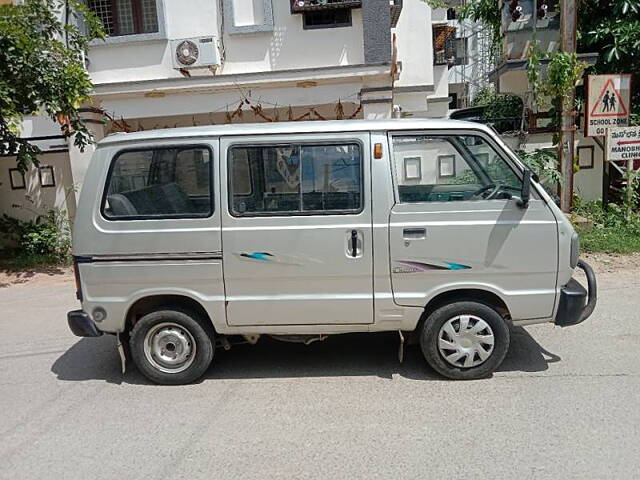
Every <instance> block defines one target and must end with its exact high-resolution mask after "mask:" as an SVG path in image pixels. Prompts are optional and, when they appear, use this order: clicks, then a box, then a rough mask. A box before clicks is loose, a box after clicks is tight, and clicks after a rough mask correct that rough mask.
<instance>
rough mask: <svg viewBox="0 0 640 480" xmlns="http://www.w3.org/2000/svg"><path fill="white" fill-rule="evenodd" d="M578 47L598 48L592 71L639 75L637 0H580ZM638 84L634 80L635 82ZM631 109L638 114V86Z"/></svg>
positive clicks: (639, 8)
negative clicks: (597, 55)
mask: <svg viewBox="0 0 640 480" xmlns="http://www.w3.org/2000/svg"><path fill="white" fill-rule="evenodd" d="M578 51H579V52H598V53H599V54H600V55H599V57H598V61H597V63H596V64H595V66H594V67H593V71H594V73H631V74H633V76H634V82H637V81H638V79H639V78H638V75H640V0H597V1H586V0H585V1H582V2H581V3H580V6H579V8H578ZM636 85H637V83H636ZM631 103H632V112H633V113H634V114H635V115H636V116H638V115H640V89H638V88H636V89H635V92H634V94H633V101H632V102H631Z"/></svg>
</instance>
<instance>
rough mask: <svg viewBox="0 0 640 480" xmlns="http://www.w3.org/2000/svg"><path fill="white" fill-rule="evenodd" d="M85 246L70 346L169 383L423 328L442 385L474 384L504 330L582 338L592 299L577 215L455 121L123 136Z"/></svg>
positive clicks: (104, 177) (106, 154)
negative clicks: (561, 331) (241, 355)
mask: <svg viewBox="0 0 640 480" xmlns="http://www.w3.org/2000/svg"><path fill="white" fill-rule="evenodd" d="M73 243H74V245H73V252H74V260H75V271H76V279H77V286H78V298H79V299H80V301H81V303H82V309H81V310H77V311H73V312H70V313H69V314H68V322H69V326H70V328H71V330H72V332H73V333H74V334H76V335H78V336H88V337H95V336H99V335H102V334H103V333H109V334H114V335H116V336H117V337H118V345H119V346H120V347H121V348H120V349H119V350H120V352H121V355H122V356H123V365H124V361H125V360H126V359H127V358H129V357H130V358H131V359H132V360H133V362H134V363H135V364H136V366H137V367H138V369H139V370H140V371H141V372H142V373H143V374H144V375H146V376H147V377H148V378H149V379H151V380H152V381H154V382H157V383H163V384H183V383H188V382H192V381H194V380H196V379H198V378H199V377H201V376H202V375H203V374H204V373H205V371H206V370H207V369H208V368H209V367H210V364H211V363H212V360H213V359H214V356H215V350H216V348H220V347H224V348H229V346H230V345H232V344H233V343H234V341H236V339H238V338H239V339H243V341H248V342H250V343H255V342H257V341H258V339H259V337H260V336H261V335H270V336H272V337H275V338H278V339H284V340H288V341H292V340H293V341H300V342H305V343H310V342H312V341H314V340H321V339H324V338H326V336H328V335H333V334H340V333H348V332H381V331H398V332H400V338H403V336H404V335H403V333H404V334H405V335H406V334H407V333H409V332H415V333H416V334H417V336H418V337H419V342H420V346H421V349H422V352H423V354H424V357H425V359H426V361H427V363H428V364H429V365H430V366H431V367H432V368H433V369H434V370H436V371H437V372H438V373H440V374H442V375H444V376H445V377H448V378H451V379H475V378H481V377H486V376H488V375H489V374H490V373H491V372H493V371H494V370H495V369H496V368H497V367H498V366H499V365H500V363H501V362H502V361H503V359H504V357H505V355H506V353H507V350H508V349H509V338H510V333H509V332H510V327H512V326H518V325H529V324H535V323H545V322H549V323H554V324H556V325H560V326H569V325H575V324H578V323H580V322H583V321H584V320H585V319H586V318H588V317H589V315H590V314H591V312H592V311H593V309H594V307H595V303H596V280H595V276H594V274H593V271H592V269H591V268H590V267H589V265H587V264H586V263H585V262H583V261H581V260H579V259H578V253H579V241H578V236H577V234H576V233H575V231H574V229H573V228H572V226H571V224H570V223H569V221H568V220H567V218H566V217H565V215H564V214H563V213H562V212H561V211H560V210H559V209H558V207H557V206H556V205H555V204H554V203H553V201H552V200H551V199H550V198H549V196H548V195H547V194H546V193H545V191H544V190H543V189H542V188H541V187H540V185H539V184H538V182H537V181H536V179H535V178H534V176H533V175H532V174H531V172H530V171H529V170H528V169H527V168H526V167H525V166H524V165H523V164H522V163H521V162H520V161H519V160H518V158H517V157H516V156H515V155H514V153H513V152H512V151H511V150H510V149H509V148H508V147H507V146H506V145H505V144H504V143H503V142H502V141H501V140H500V138H499V137H498V136H497V135H496V134H495V133H494V132H493V131H492V130H491V129H489V128H487V127H485V126H483V125H480V124H476V123H466V122H459V121H453V120H390V121H366V120H358V121H326V122H325V121H323V122H288V123H268V124H267V123H265V124H238V125H220V126H218V125H212V126H205V127H193V128H176V129H169V130H156V131H147V132H137V133H127V134H115V135H111V136H109V137H107V138H105V139H104V140H102V141H101V142H100V143H99V144H98V147H97V149H96V151H95V154H94V156H93V159H92V161H91V164H90V166H89V169H88V171H87V174H86V178H85V181H84V187H83V189H82V193H81V196H80V200H79V205H78V209H77V214H76V219H75V224H74V234H73ZM576 267H578V268H580V269H582V270H584V272H585V273H586V278H587V284H588V285H587V288H586V289H585V288H584V287H583V286H582V285H581V284H580V283H579V282H577V281H576V280H575V279H573V278H572V274H573V272H574V269H575V268H576ZM122 347H126V348H122ZM125 352H127V353H125Z"/></svg>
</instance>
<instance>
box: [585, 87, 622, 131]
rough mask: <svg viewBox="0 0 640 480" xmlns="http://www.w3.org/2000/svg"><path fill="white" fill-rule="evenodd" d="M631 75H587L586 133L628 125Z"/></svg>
mask: <svg viewBox="0 0 640 480" xmlns="http://www.w3.org/2000/svg"><path fill="white" fill-rule="evenodd" d="M630 102H631V75H627V74H612V75H589V79H588V83H587V104H586V106H585V113H586V115H585V133H584V134H585V136H586V137H602V136H604V135H605V134H606V130H607V128H613V127H626V126H627V125H629V111H630V107H631V104H630Z"/></svg>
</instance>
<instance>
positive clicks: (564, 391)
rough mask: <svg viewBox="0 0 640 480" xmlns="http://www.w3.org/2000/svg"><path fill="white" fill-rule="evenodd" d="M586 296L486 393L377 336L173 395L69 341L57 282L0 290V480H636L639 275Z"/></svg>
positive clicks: (214, 377) (277, 347)
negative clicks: (590, 310)
mask: <svg viewBox="0 0 640 480" xmlns="http://www.w3.org/2000/svg"><path fill="white" fill-rule="evenodd" d="M599 280H600V302H599V305H598V308H597V310H596V313H595V314H594V316H593V317H592V318H591V319H590V320H589V321H588V322H587V323H585V324H582V325H579V326H576V327H572V328H567V329H560V328H557V327H554V326H552V325H542V326H533V327H528V328H527V329H526V330H525V329H522V328H519V329H515V330H514V332H513V343H512V348H511V350H510V352H509V355H508V357H507V359H506V360H505V362H504V364H503V365H502V367H501V368H500V371H499V372H498V373H496V374H495V375H494V376H493V378H490V379H486V380H480V381H472V382H451V381H443V380H442V379H440V378H439V377H437V376H436V375H435V374H434V373H433V372H432V371H431V370H430V369H429V368H428V367H427V366H426V365H425V364H424V362H423V360H422V358H421V356H420V353H419V351H418V349H417V348H410V349H408V350H407V353H406V357H405V361H404V363H403V364H399V363H398V360H397V357H396V355H397V338H396V335H394V334H382V335H380V334H378V335H344V336H336V337H332V338H329V339H328V340H327V341H325V342H322V343H315V344H313V345H312V346H310V347H305V346H301V345H295V344H286V343H277V342H274V341H266V342H264V343H262V342H261V343H259V344H258V345H257V346H254V347H251V346H238V347H234V348H233V349H232V350H231V351H229V352H216V355H217V357H216V359H215V360H214V363H215V365H214V366H213V367H212V368H211V370H210V372H209V374H208V375H207V376H206V378H205V379H204V380H202V382H200V383H198V384H196V385H190V386H185V387H160V386H155V385H151V384H149V383H148V382H146V381H145V380H144V379H143V378H142V377H141V376H140V375H139V374H138V373H137V372H136V371H135V370H134V371H130V372H128V373H127V374H126V375H125V376H124V377H122V375H121V374H120V370H119V368H120V366H119V357H118V355H117V352H116V350H115V343H114V339H113V338H112V337H107V336H105V337H101V338H98V339H78V338H76V337H74V336H72V334H71V333H70V332H69V331H68V330H67V326H66V312H67V310H69V309H73V308H77V307H76V305H77V303H76V301H75V299H74V292H73V291H74V287H73V285H72V283H71V282H69V281H68V280H64V281H62V280H56V279H55V278H54V279H52V280H49V281H46V282H32V283H30V284H25V285H17V286H6V285H5V286H4V287H3V288H0V407H1V408H0V478H2V479H5V478H6V479H50V478H54V479H55V478H65V479H102V478H114V479H116V478H117V479H138V478H140V479H142V478H145V479H146V478H207V479H219V478H225V479H226V478H239V479H240V478H242V479H246V478H261V479H264V478H288V479H289V478H331V479H339V478H367V479H371V478H394V479H395V478H421V479H424V478H438V479H447V478H473V479H482V478H494V479H495V478H518V479H520V480H528V479H539V478H549V479H559V478H562V479H569V478H576V479H604V478H615V479H631V478H638V477H639V475H640V407H639V405H638V403H639V402H640V299H639V293H640V275H638V274H637V271H627V272H624V273H623V274H613V273H610V274H604V275H600V277H599Z"/></svg>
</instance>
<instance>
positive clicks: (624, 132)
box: [605, 127, 640, 161]
mask: <svg viewBox="0 0 640 480" xmlns="http://www.w3.org/2000/svg"><path fill="white" fill-rule="evenodd" d="M605 145H606V150H605V151H606V153H607V160H608V161H620V160H627V161H629V160H635V159H638V158H640V127H623V128H608V129H607V138H606V144H605Z"/></svg>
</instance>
